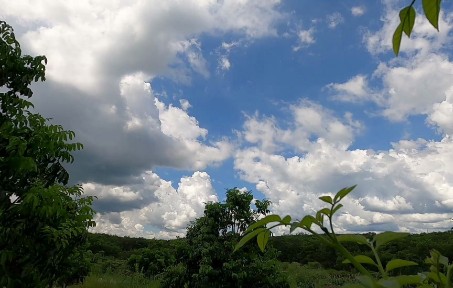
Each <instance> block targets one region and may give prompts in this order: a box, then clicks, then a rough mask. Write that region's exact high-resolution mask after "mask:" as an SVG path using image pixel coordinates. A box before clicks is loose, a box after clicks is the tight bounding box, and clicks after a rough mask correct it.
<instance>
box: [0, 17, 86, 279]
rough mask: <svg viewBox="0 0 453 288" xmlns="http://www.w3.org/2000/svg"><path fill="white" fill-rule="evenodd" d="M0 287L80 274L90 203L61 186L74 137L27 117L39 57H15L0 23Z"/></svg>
mask: <svg viewBox="0 0 453 288" xmlns="http://www.w3.org/2000/svg"><path fill="white" fill-rule="evenodd" d="M0 57H1V58H0V63H1V70H0V87H1V90H0V91H2V92H1V93H0V171H1V174H0V287H48V286H50V287H52V285H53V284H56V283H66V282H68V281H71V280H72V279H74V278H78V277H79V276H82V275H86V274H87V273H88V268H89V267H87V261H86V260H87V259H86V257H85V247H84V243H85V240H86V236H87V228H88V227H90V226H93V225H94V222H93V221H92V217H93V213H94V212H93V210H92V209H91V202H92V198H90V197H82V196H81V195H82V188H81V187H80V186H68V185H67V183H68V179H69V175H68V173H67V171H66V169H65V168H64V167H63V166H62V163H63V162H72V161H73V157H72V155H71V152H72V151H75V150H78V149H81V148H82V145H81V144H80V143H70V142H69V141H71V140H73V138H74V133H73V132H72V131H65V130H63V128H62V127H61V126H59V125H51V124H49V123H48V121H47V120H46V119H44V118H43V117H42V116H41V115H39V114H36V113H32V112H30V110H29V109H30V108H31V107H33V105H32V103H31V102H29V101H27V100H26V99H24V98H26V97H28V98H30V97H31V96H32V95H33V92H32V90H31V89H30V88H29V86H30V84H31V83H32V82H35V81H44V80H45V63H46V58H45V57H44V56H37V57H32V56H28V55H25V56H23V55H22V53H21V49H20V45H19V43H18V42H17V41H16V39H15V36H14V33H13V29H12V28H11V26H9V25H8V24H7V23H6V22H4V21H0Z"/></svg>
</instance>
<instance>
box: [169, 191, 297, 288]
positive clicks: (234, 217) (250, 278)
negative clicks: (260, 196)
mask: <svg viewBox="0 0 453 288" xmlns="http://www.w3.org/2000/svg"><path fill="white" fill-rule="evenodd" d="M226 197H227V198H226V201H225V202H224V203H208V204H206V206H205V210H204V216H203V217H200V218H198V219H197V220H196V221H195V222H193V223H192V224H191V225H190V226H189V227H188V228H187V236H186V240H187V242H186V243H187V246H186V251H185V252H183V253H182V254H181V255H178V256H177V258H178V259H177V261H179V263H178V264H177V265H176V266H174V267H173V268H171V269H168V270H167V272H166V273H165V274H164V277H163V279H162V286H163V287H184V285H187V286H188V287H287V286H288V284H287V283H286V280H285V279H284V278H283V277H282V275H281V274H280V273H279V269H278V265H277V261H276V260H275V258H276V255H277V254H276V251H275V250H272V249H270V250H267V251H266V252H265V253H260V252H259V250H258V249H257V248H256V247H255V246H254V245H248V246H247V247H244V249H243V250H241V251H239V252H238V253H232V252H233V249H234V246H235V245H236V243H237V242H238V240H239V238H240V237H241V235H242V234H243V233H244V231H245V229H246V227H247V226H248V225H250V224H252V223H254V222H255V221H256V220H257V218H258V217H259V216H260V215H262V213H261V212H262V211H268V209H267V206H266V207H264V206H265V205H264V204H263V203H267V204H270V202H269V201H260V202H259V203H260V204H259V205H258V206H260V207H259V210H260V212H258V211H257V210H258V209H257V210H252V209H251V208H250V205H251V203H252V201H253V195H252V194H251V192H242V191H240V190H238V189H236V188H234V189H230V190H228V191H227V193H226Z"/></svg>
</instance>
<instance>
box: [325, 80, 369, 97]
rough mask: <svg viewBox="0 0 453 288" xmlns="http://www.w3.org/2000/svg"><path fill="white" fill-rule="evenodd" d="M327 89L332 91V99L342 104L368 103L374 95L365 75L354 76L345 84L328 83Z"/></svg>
mask: <svg viewBox="0 0 453 288" xmlns="http://www.w3.org/2000/svg"><path fill="white" fill-rule="evenodd" d="M327 88H328V89H329V90H331V91H333V93H334V99H336V100H340V101H344V102H362V101H370V100H372V99H373V98H372V97H373V94H374V93H373V92H372V91H371V90H370V88H369V86H368V80H367V77H366V76H365V75H356V76H354V77H352V78H351V79H350V80H348V81H347V82H345V83H330V84H329V85H327ZM375 100H376V101H377V99H375Z"/></svg>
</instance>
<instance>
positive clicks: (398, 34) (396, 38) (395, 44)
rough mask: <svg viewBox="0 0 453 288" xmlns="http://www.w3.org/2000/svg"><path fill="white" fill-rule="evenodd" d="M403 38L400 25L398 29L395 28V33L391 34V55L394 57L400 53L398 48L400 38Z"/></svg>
mask: <svg viewBox="0 0 453 288" xmlns="http://www.w3.org/2000/svg"><path fill="white" fill-rule="evenodd" d="M402 37H403V25H402V24H401V23H400V25H398V27H396V29H395V32H394V33H393V39H392V44H393V53H395V55H396V56H398V54H399V53H400V46H401V38H402Z"/></svg>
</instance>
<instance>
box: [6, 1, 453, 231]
mask: <svg viewBox="0 0 453 288" xmlns="http://www.w3.org/2000/svg"><path fill="white" fill-rule="evenodd" d="M395 2H396V3H395ZM404 4H405V2H404V1H389V0H386V1H383V2H381V3H366V5H364V4H363V2H360V1H349V2H348V5H343V4H342V5H340V4H338V5H337V4H329V5H327V4H326V3H322V2H321V3H318V2H317V3H312V2H309V1H303V2H300V1H295V0H294V1H283V0H282V1H279V0H259V1H258V0H245V1H239V0H238V1H236V0H234V1H210V0H204V1H200V0H197V1H195V0H190V1H176V0H174V1H173V0H171V1H154V0H153V1H139V0H137V1H129V2H128V3H125V2H124V3H123V2H121V1H120V2H116V1H96V2H88V1H50V0H41V1H30V0H24V1H7V0H0V5H1V6H2V7H3V9H2V11H1V12H0V17H1V18H2V19H4V20H6V21H7V22H8V23H9V24H11V25H12V26H13V27H14V28H15V32H16V36H17V38H18V39H19V41H20V43H21V44H22V49H23V50H24V51H26V53H30V54H32V55H41V54H44V55H46V56H47V58H48V66H47V81H46V82H44V83H38V84H36V85H35V86H34V91H36V92H35V96H34V97H33V98H32V101H33V103H35V107H36V109H37V110H38V111H39V112H40V113H41V114H43V115H44V117H51V118H53V120H52V121H55V122H57V123H59V124H62V125H63V126H64V127H65V128H66V129H70V130H74V131H75V132H76V136H77V140H78V141H80V142H82V143H83V144H84V146H85V149H84V150H83V151H80V152H78V153H77V154H76V155H75V157H76V162H75V164H74V165H72V166H70V167H69V170H70V173H71V177H72V181H73V182H75V183H82V184H83V187H84V190H85V193H86V194H87V195H95V196H97V197H98V199H97V201H96V202H95V209H96V210H97V211H98V213H97V215H96V219H95V220H96V221H97V226H96V228H94V231H95V232H103V233H113V234H117V235H129V236H143V237H156V238H174V237H176V236H183V235H184V234H185V227H186V226H187V225H188V224H189V223H190V221H192V220H194V219H195V218H197V217H199V216H201V215H202V214H203V209H204V203H206V202H209V201H217V200H221V199H223V198H224V194H223V192H224V190H222V189H225V188H231V187H234V186H240V187H246V188H247V189H250V190H253V191H254V192H256V196H257V197H265V198H267V199H269V200H271V201H272V203H273V205H272V210H273V212H276V213H279V214H290V215H292V216H293V217H295V218H296V217H302V216H303V215H305V214H307V213H312V212H313V211H315V210H317V209H318V208H319V207H320V205H321V203H320V201H319V200H318V197H319V196H321V195H325V194H329V193H335V192H336V191H337V190H339V189H340V188H342V187H345V186H351V185H353V184H358V187H357V188H356V191H355V192H353V193H352V194H351V195H350V197H349V198H348V199H345V200H346V201H345V203H344V205H345V207H344V208H343V213H342V214H341V215H340V216H339V217H338V218H337V220H336V225H337V227H336V228H337V229H338V231H340V232H352V231H353V232H361V231H384V230H394V231H411V232H426V231H433V230H446V229H450V228H451V227H452V226H453V223H452V222H451V220H450V219H451V216H452V214H453V138H452V133H453V81H452V80H453V62H452V61H451V60H450V58H451V51H449V50H448V47H449V45H451V43H452V31H453V10H452V9H450V8H452V7H450V6H451V5H450V6H446V5H449V4H444V5H445V6H446V7H444V10H443V11H444V12H443V13H442V14H441V19H440V32H437V31H436V30H434V29H433V28H432V27H430V24H429V23H428V22H427V21H426V20H425V19H423V18H422V17H418V18H417V20H416V24H415V28H414V32H413V35H412V39H411V40H408V39H404V40H403V43H402V46H401V54H400V57H398V58H395V57H394V56H393V54H392V52H391V38H392V34H393V29H394V28H395V27H396V25H397V20H398V19H397V17H398V16H397V12H398V9H399V8H400V6H402V5H404ZM175 183H178V184H177V187H176V186H175Z"/></svg>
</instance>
